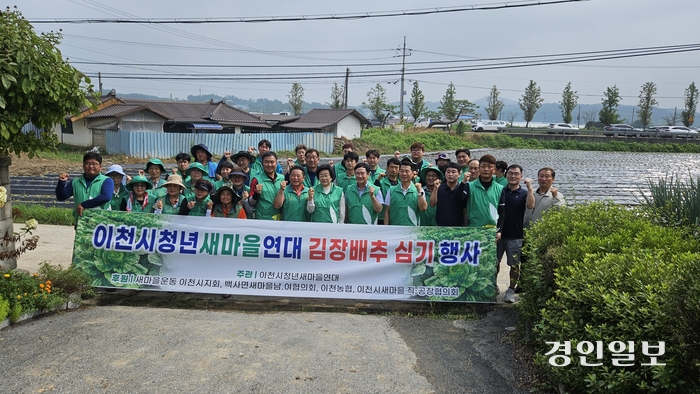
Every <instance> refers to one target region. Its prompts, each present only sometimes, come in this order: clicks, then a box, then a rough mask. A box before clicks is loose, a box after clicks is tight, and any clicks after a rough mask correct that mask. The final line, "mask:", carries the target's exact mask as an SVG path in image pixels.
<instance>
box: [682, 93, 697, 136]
mask: <svg viewBox="0 0 700 394" xmlns="http://www.w3.org/2000/svg"><path fill="white" fill-rule="evenodd" d="M698 94H699V93H698V89H697V88H696V87H695V82H692V83H691V84H690V85H689V86H688V88H687V89H686V90H685V109H684V110H683V111H681V121H682V122H683V125H685V127H690V126H692V125H693V122H694V121H695V111H696V110H697V107H698Z"/></svg>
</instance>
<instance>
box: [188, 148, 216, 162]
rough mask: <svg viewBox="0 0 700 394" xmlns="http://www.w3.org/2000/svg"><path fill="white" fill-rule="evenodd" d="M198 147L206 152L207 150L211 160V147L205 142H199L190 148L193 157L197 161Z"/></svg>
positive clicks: (208, 158) (208, 157)
mask: <svg viewBox="0 0 700 394" xmlns="http://www.w3.org/2000/svg"><path fill="white" fill-rule="evenodd" d="M197 149H202V150H204V151H205V152H207V160H211V156H212V155H211V152H209V148H208V147H207V146H206V145H204V144H197V145H195V146H193V147H192V149H190V153H191V154H192V157H194V160H195V161H197Z"/></svg>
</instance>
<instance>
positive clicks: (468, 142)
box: [352, 128, 700, 154]
mask: <svg viewBox="0 0 700 394" xmlns="http://www.w3.org/2000/svg"><path fill="white" fill-rule="evenodd" d="M415 141H420V142H422V143H423V144H425V148H426V150H427V151H454V150H456V149H458V148H462V147H464V148H470V149H472V148H516V149H557V150H583V151H601V152H668V153H700V145H699V144H692V143H691V144H688V143H667V144H651V143H640V142H623V141H613V140H610V141H605V142H583V141H577V140H574V139H566V140H556V141H540V140H536V139H527V138H520V137H513V136H509V135H504V134H496V133H478V134H477V133H466V134H465V135H464V136H459V135H457V134H455V133H453V132H452V133H448V132H444V131H433V130H429V129H424V130H415V131H412V130H408V131H404V132H396V131H393V130H391V129H381V130H380V129H375V128H372V129H367V130H363V132H362V137H361V138H356V139H354V140H353V141H352V142H353V145H355V150H356V151H358V152H366V151H367V150H368V149H377V150H378V151H379V152H381V153H382V154H390V153H392V152H394V151H397V150H398V151H401V152H405V151H406V149H407V148H408V147H409V146H410V145H411V144H412V143H413V142H415Z"/></svg>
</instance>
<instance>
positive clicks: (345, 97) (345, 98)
mask: <svg viewBox="0 0 700 394" xmlns="http://www.w3.org/2000/svg"><path fill="white" fill-rule="evenodd" d="M349 78H350V67H348V68H346V69H345V89H344V90H343V109H348V79H349Z"/></svg>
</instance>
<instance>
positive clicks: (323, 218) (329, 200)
mask: <svg viewBox="0 0 700 394" xmlns="http://www.w3.org/2000/svg"><path fill="white" fill-rule="evenodd" d="M342 197H343V189H341V188H339V187H338V186H336V185H333V184H331V189H330V190H329V191H328V194H325V193H323V186H321V184H318V185H316V186H315V187H314V205H315V206H316V208H315V209H314V212H313V213H312V214H311V216H310V218H309V221H310V222H316V223H339V222H338V221H339V220H340V199H341V198H342Z"/></svg>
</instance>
